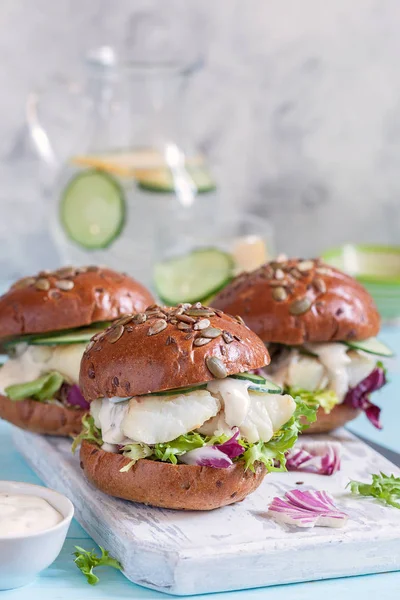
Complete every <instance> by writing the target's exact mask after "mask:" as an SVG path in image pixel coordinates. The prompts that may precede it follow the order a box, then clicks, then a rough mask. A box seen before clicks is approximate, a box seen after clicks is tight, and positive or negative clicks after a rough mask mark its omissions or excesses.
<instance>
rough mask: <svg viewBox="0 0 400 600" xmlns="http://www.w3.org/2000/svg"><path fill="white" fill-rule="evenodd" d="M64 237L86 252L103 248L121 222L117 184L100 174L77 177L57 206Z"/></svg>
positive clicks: (122, 213)
mask: <svg viewBox="0 0 400 600" xmlns="http://www.w3.org/2000/svg"><path fill="white" fill-rule="evenodd" d="M60 217H61V224H62V226H63V228H64V230H65V232H66V233H67V235H68V237H69V238H70V239H71V240H72V241H73V242H75V243H76V244H79V245H80V246H83V247H84V248H87V249H88V250H95V249H98V248H107V246H109V245H110V244H111V243H112V242H113V241H114V240H115V239H116V238H117V237H118V236H119V234H120V233H121V231H122V229H123V226H124V222H125V197H124V192H123V190H122V187H121V186H120V185H119V183H118V181H117V180H116V179H115V178H114V177H112V176H111V175H110V174H108V173H105V172H104V171H97V170H93V169H91V170H89V171H84V172H83V173H79V174H78V175H76V177H74V178H73V179H72V180H71V181H70V182H69V183H68V185H67V187H66V188H65V190H64V193H63V195H62V198H61V204H60Z"/></svg>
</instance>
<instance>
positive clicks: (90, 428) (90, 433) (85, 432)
mask: <svg viewBox="0 0 400 600" xmlns="http://www.w3.org/2000/svg"><path fill="white" fill-rule="evenodd" d="M83 440H87V441H88V442H94V443H95V444H98V445H99V446H102V445H103V439H102V437H101V431H100V429H99V428H98V427H96V425H95V424H94V419H93V417H92V416H91V415H89V414H86V415H84V416H83V417H82V430H81V432H80V434H79V435H77V436H76V437H75V438H74V441H73V442H72V446H71V451H72V454H75V451H76V449H77V447H78V446H79V445H80V444H81V443H82V442H83Z"/></svg>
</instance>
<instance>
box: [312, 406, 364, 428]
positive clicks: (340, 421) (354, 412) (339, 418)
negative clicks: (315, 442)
mask: <svg viewBox="0 0 400 600" xmlns="http://www.w3.org/2000/svg"><path fill="white" fill-rule="evenodd" d="M360 413H361V410H358V409H357V408H353V407H352V406H349V405H348V404H337V405H336V406H335V407H334V408H333V409H332V410H331V412H330V413H329V414H326V412H325V411H324V410H323V409H322V408H321V407H320V408H319V409H318V412H317V420H316V421H315V423H311V425H310V427H308V428H307V429H304V431H303V435H304V434H314V433H329V432H330V431H333V430H334V429H337V428H338V427H343V425H346V423H348V422H349V421H353V419H355V418H356V417H358V415H359V414H360Z"/></svg>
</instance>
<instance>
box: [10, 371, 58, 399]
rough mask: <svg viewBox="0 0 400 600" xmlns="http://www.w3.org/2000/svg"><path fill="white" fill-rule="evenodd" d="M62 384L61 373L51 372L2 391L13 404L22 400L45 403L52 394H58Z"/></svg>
mask: <svg viewBox="0 0 400 600" xmlns="http://www.w3.org/2000/svg"><path fill="white" fill-rule="evenodd" d="M63 382H64V377H63V376H62V375H61V373H58V372H57V371H52V372H51V373H47V374H46V375H42V377H38V378H37V379H34V380H33V381H28V382H27V383H17V384H15V385H9V386H8V387H6V388H5V390H4V391H5V393H6V395H7V396H8V398H10V400H13V401H15V402H17V401H18V400H24V399H25V398H32V399H33V400H38V401H39V402H46V401H47V400H51V399H52V398H53V397H54V394H55V393H56V392H58V390H59V389H60V387H61V386H62V384H63Z"/></svg>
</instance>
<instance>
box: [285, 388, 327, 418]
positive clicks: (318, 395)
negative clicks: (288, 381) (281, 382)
mask: <svg viewBox="0 0 400 600" xmlns="http://www.w3.org/2000/svg"><path fill="white" fill-rule="evenodd" d="M286 393H287V394H290V395H291V396H293V398H294V397H295V396H296V397H298V398H300V399H301V400H302V402H303V403H304V404H305V405H309V406H311V407H313V406H314V405H315V404H317V407H318V406H320V407H321V408H322V409H323V410H324V412H325V413H326V414H329V413H330V412H331V410H332V409H333V408H334V407H335V406H336V404H339V398H338V397H337V394H336V393H335V392H334V391H333V390H317V391H315V392H310V391H309V390H303V389H298V388H295V387H291V388H287V391H286Z"/></svg>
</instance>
